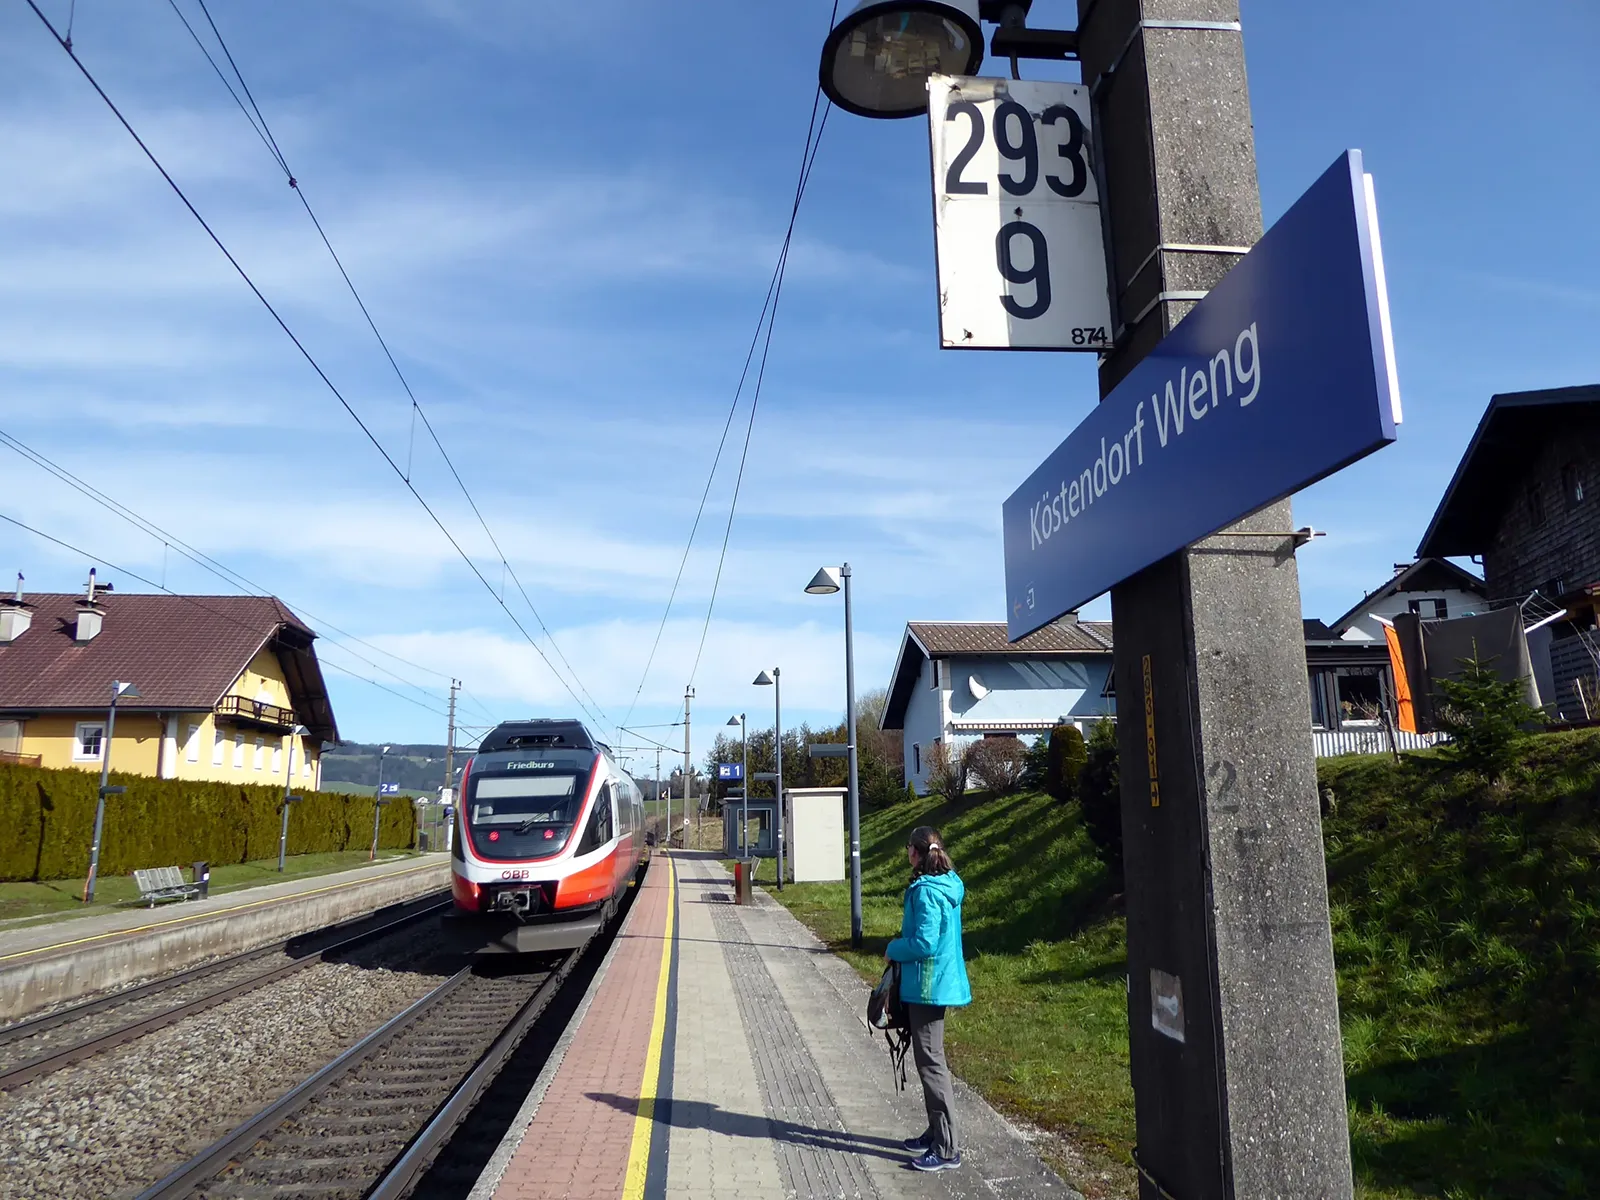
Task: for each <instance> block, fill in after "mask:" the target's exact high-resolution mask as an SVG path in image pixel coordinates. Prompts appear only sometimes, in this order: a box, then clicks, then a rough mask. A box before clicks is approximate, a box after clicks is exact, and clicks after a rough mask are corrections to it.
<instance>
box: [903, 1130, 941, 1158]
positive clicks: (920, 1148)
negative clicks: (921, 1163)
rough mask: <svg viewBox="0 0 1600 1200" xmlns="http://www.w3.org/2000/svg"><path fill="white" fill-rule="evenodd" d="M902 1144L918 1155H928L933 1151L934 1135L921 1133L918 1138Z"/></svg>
mask: <svg viewBox="0 0 1600 1200" xmlns="http://www.w3.org/2000/svg"><path fill="white" fill-rule="evenodd" d="M900 1144H901V1145H902V1146H904V1147H905V1148H906V1149H907V1150H910V1151H912V1152H914V1153H916V1154H919V1155H921V1154H926V1153H927V1152H928V1151H929V1150H932V1149H933V1135H932V1134H931V1133H919V1134H917V1136H916V1137H914V1138H907V1139H906V1140H905V1141H903V1142H901V1143H900Z"/></svg>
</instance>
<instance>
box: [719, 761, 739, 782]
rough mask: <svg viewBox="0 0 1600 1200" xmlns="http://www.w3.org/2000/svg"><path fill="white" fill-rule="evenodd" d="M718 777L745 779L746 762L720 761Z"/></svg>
mask: <svg viewBox="0 0 1600 1200" xmlns="http://www.w3.org/2000/svg"><path fill="white" fill-rule="evenodd" d="M717 778H718V779H732V780H740V779H743V778H744V764H743V763H718V764H717Z"/></svg>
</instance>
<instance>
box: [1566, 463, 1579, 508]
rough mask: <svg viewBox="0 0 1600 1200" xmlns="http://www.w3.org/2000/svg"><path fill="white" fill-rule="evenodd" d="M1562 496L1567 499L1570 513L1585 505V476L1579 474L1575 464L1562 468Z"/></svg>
mask: <svg viewBox="0 0 1600 1200" xmlns="http://www.w3.org/2000/svg"><path fill="white" fill-rule="evenodd" d="M1561 494H1562V496H1563V497H1564V498H1565V499H1566V502H1567V510H1568V511H1569V512H1570V511H1571V510H1572V509H1574V508H1577V507H1578V505H1580V504H1582V503H1583V476H1582V475H1580V474H1578V467H1577V464H1575V463H1568V464H1567V465H1566V466H1564V467H1562V468H1561Z"/></svg>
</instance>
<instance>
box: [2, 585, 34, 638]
mask: <svg viewBox="0 0 1600 1200" xmlns="http://www.w3.org/2000/svg"><path fill="white" fill-rule="evenodd" d="M31 608H32V606H31V605H30V604H28V603H27V602H26V601H24V600H23V598H22V572H21V571H18V572H17V592H16V595H14V596H12V597H11V598H10V599H8V600H0V646H4V645H7V644H9V643H11V642H14V641H16V640H17V639H18V638H19V637H21V636H22V635H23V634H25V633H27V632H28V626H30V625H32V624H33V613H32V612H31V611H29V610H30V609H31Z"/></svg>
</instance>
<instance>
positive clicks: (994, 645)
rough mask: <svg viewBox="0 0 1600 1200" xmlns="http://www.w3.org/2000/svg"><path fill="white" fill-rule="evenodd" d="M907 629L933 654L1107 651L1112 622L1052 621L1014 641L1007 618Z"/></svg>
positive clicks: (924, 624) (914, 625)
mask: <svg viewBox="0 0 1600 1200" xmlns="http://www.w3.org/2000/svg"><path fill="white" fill-rule="evenodd" d="M907 628H908V629H909V630H910V631H911V635H912V636H913V637H914V638H916V639H917V641H918V642H920V643H921V644H922V648H923V649H924V650H926V651H927V652H928V653H929V654H931V655H934V656H942V655H947V654H1095V653H1101V654H1108V653H1110V651H1111V622H1110V621H1052V622H1051V623H1050V624H1049V625H1046V626H1044V627H1043V628H1041V629H1035V630H1034V631H1033V632H1032V633H1030V634H1027V635H1026V636H1025V637H1023V638H1021V639H1019V640H1018V641H1015V642H1008V641H1006V625H1005V622H1004V621H912V622H911V623H910V625H908V626H907Z"/></svg>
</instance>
